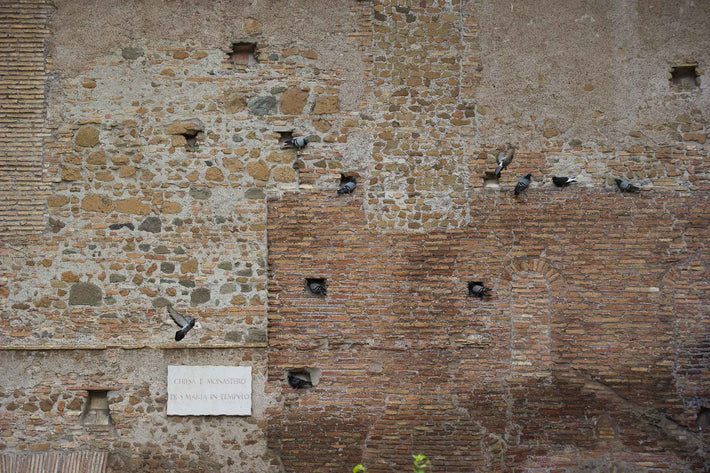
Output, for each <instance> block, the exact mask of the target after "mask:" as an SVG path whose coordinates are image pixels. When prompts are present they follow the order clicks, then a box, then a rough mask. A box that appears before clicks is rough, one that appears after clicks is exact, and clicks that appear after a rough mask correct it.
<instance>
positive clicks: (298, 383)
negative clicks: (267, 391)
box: [288, 374, 313, 389]
mask: <svg viewBox="0 0 710 473" xmlns="http://www.w3.org/2000/svg"><path fill="white" fill-rule="evenodd" d="M288 384H290V385H291V387H292V388H294V389H307V388H312V387H313V383H311V382H310V381H307V380H305V379H301V378H299V377H298V376H294V375H292V374H289V375H288Z"/></svg>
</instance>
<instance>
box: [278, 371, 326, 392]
mask: <svg viewBox="0 0 710 473" xmlns="http://www.w3.org/2000/svg"><path fill="white" fill-rule="evenodd" d="M320 375H321V370H320V369H319V368H293V369H290V370H288V371H287V372H286V381H288V384H289V386H291V387H292V388H293V389H308V388H312V387H313V386H318V383H319V382H320Z"/></svg>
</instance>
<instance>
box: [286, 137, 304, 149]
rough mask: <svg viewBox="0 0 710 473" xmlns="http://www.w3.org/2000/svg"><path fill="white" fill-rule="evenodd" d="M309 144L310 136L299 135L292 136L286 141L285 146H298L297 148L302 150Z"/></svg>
mask: <svg viewBox="0 0 710 473" xmlns="http://www.w3.org/2000/svg"><path fill="white" fill-rule="evenodd" d="M307 144H308V138H306V137H304V136H299V137H297V138H291V139H290V140H286V141H285V142H284V145H283V147H284V148H296V149H297V150H299V151H300V150H302V149H303V148H305V147H306V145H307Z"/></svg>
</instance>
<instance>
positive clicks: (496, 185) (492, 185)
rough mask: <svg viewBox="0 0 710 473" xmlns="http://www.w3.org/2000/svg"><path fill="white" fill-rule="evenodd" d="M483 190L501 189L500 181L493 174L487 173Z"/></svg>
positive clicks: (484, 177)
mask: <svg viewBox="0 0 710 473" xmlns="http://www.w3.org/2000/svg"><path fill="white" fill-rule="evenodd" d="M483 188H484V189H500V181H499V180H498V178H497V177H496V175H495V174H493V173H490V174H489V173H486V174H485V175H484V176H483Z"/></svg>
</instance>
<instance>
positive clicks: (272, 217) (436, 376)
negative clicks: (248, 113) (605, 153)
mask: <svg viewBox="0 0 710 473" xmlns="http://www.w3.org/2000/svg"><path fill="white" fill-rule="evenodd" d="M468 205H469V207H470V209H471V211H472V212H474V211H475V212H476V213H477V215H478V219H477V220H478V221H477V222H476V223H475V224H471V225H470V226H469V227H468V228H465V229H452V230H450V231H445V232H444V231H440V232H426V233H411V232H380V231H373V230H372V229H371V228H369V226H368V222H367V216H366V212H365V211H364V207H365V203H364V201H363V199H362V195H361V194H360V193H359V192H357V193H356V195H355V196H353V197H345V198H343V197H336V196H335V195H333V194H332V193H331V194H325V193H324V194H294V195H287V196H284V197H282V198H281V199H273V200H270V202H269V221H268V229H267V234H268V239H269V268H270V281H269V322H270V323H269V346H270V356H269V380H270V382H271V383H272V384H274V385H275V386H276V390H277V393H278V395H279V396H280V397H279V398H278V399H279V400H280V402H279V404H277V406H276V407H274V408H273V409H272V414H271V418H272V419H273V422H270V424H269V432H270V437H269V438H270V442H271V443H272V444H273V446H274V447H275V448H278V449H279V450H280V451H281V456H282V460H283V461H284V464H285V465H286V467H287V470H289V471H304V470H308V471H336V470H342V469H344V468H346V467H347V466H348V465H351V464H356V463H359V462H360V461H364V462H365V463H366V464H368V465H370V466H371V467H372V468H373V469H374V470H375V471H397V469H404V468H406V465H407V464H408V463H409V462H410V453H416V452H422V453H425V454H427V455H428V456H430V458H432V462H433V463H434V464H436V465H437V469H439V471H552V470H548V469H546V468H558V470H555V471H572V470H563V469H562V468H572V467H574V468H580V469H583V468H584V467H585V465H586V464H587V462H592V463H593V462H594V461H595V459H599V458H603V459H604V461H606V462H607V465H611V464H612V463H614V462H622V463H623V462H625V463H628V464H629V465H632V466H628V468H632V467H633V465H636V467H633V468H645V467H648V466H649V465H653V471H688V472H690V471H698V469H699V468H701V465H702V464H703V454H702V451H701V450H699V445H700V444H701V442H702V438H701V433H700V432H698V429H697V425H696V423H695V422H696V417H697V414H698V412H699V407H700V406H699V404H698V402H699V401H700V402H705V401H701V400H702V399H705V397H706V394H703V393H707V391H708V388H710V385H709V384H708V378H707V376H706V375H705V373H706V368H707V359H708V356H709V353H708V351H707V343H706V338H707V333H706V329H705V328H704V325H705V324H704V323H703V322H701V320H703V318H704V317H705V316H706V314H707V298H706V296H700V292H703V291H705V292H706V290H707V272H706V270H705V269H704V266H702V265H699V264H698V263H697V262H695V261H696V260H695V257H694V256H693V255H695V254H697V251H701V248H702V247H703V245H704V244H705V242H706V241H707V235H706V232H705V230H704V227H705V224H706V222H707V219H708V209H709V207H708V201H707V196H699V195H691V194H686V195H677V194H673V193H657V192H650V193H646V194H643V195H640V196H626V195H622V194H620V193H618V192H615V191H611V190H609V191H605V190H598V191H590V190H585V189H567V190H565V191H562V192H560V191H557V190H551V189H536V190H532V191H529V192H528V194H527V195H526V196H524V197H522V198H519V199H515V198H514V197H513V196H512V195H511V194H509V193H507V192H506V193H505V194H503V193H501V194H499V193H497V192H489V191H479V192H477V193H475V194H471V195H469V198H468ZM478 209H480V210H478ZM308 277H321V278H326V279H327V286H328V295H327V296H326V297H319V296H315V295H312V294H310V293H308V292H307V291H306V290H305V285H304V279H305V278H308ZM469 281H482V282H484V284H486V285H487V286H489V287H491V288H492V292H493V296H492V297H491V298H486V299H483V300H481V299H479V298H476V297H470V296H468V295H467V283H468V282H469ZM676 287H677V288H679V289H678V290H676V289H675V288H676ZM680 287H684V288H688V289H684V290H682V289H680ZM676 291H677V292H676ZM698 291H700V292H698ZM691 294H694V295H695V296H693V295H691ZM681 301H682V302H681ZM679 304H684V306H683V309H682V310H681V311H679V312H676V311H678V309H679ZM691 360H692V361H691ZM701 366H703V367H701ZM300 367H314V368H319V369H321V370H322V373H323V374H322V377H321V378H320V382H319V384H318V385H317V386H316V387H313V388H311V389H308V390H294V389H292V388H291V387H289V386H288V385H287V384H286V382H285V373H286V372H287V371H288V370H289V369H298V368H300ZM666 416H668V418H666ZM603 422H608V423H610V425H611V426H612V427H608V428H607V430H609V429H611V430H613V435H612V434H611V433H609V432H607V430H604V429H602V430H604V431H603V432H600V431H599V429H600V427H599V426H600V424H601V423H603ZM314 445H317V447H314ZM561 457H564V459H563V458H561ZM580 471H583V470H580ZM631 471H635V470H631ZM644 471H645V470H644Z"/></svg>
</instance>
